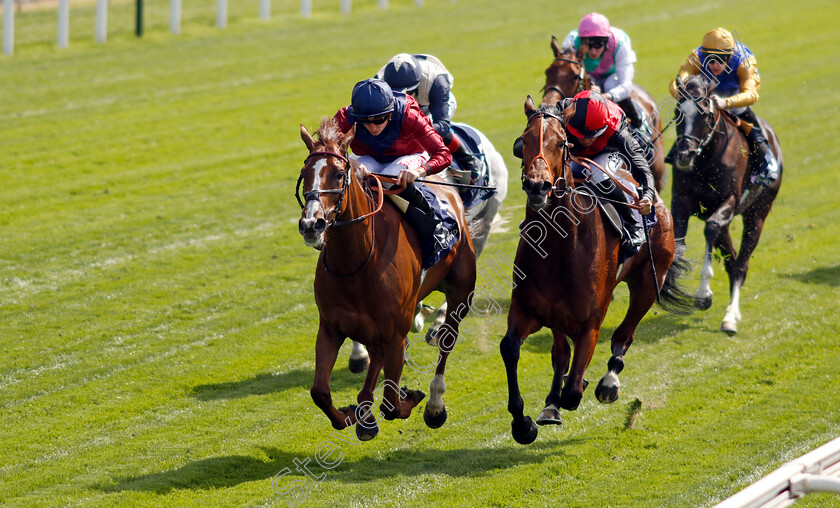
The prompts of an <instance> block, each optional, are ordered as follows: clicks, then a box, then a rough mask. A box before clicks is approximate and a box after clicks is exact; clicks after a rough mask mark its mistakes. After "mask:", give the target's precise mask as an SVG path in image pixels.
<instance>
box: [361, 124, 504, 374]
mask: <svg viewBox="0 0 840 508" xmlns="http://www.w3.org/2000/svg"><path fill="white" fill-rule="evenodd" d="M452 129H453V130H454V131H455V132H456V133H457V134H458V136H459V138H460V139H462V140H463V142H464V144H465V146H467V147H468V151H471V152H472V153H473V154H474V155H476V156H478V157H479V159H480V160H481V161H482V163H483V164H484V165H485V169H486V171H487V177H488V178H487V183H486V185H487V187H492V188H494V189H495V191H494V192H482V191H475V190H472V191H467V192H470V193H472V194H471V195H470V196H469V198H470V199H469V201H468V204H465V207H464V213H465V216H466V220H467V224H468V228H469V231H470V238H472V242H473V247H474V248H475V256H476V258H478V257H479V256H481V253H482V251H484V246H485V245H486V244H487V239H488V238H489V237H490V231H491V229H492V226H493V224H494V223H498V222H499V221H500V220H501V217H500V215H499V210H500V209H501V207H502V203H503V202H504V200H505V197H506V196H507V179H508V170H507V166H505V160H504V158H502V154H500V153H499V152H498V151H497V150H496V148H495V147H494V146H493V143H491V142H490V140H489V139H488V138H487V136H485V135H484V133H482V132H481V131H479V130H478V129H476V128H475V127H473V126H471V125H467V124H465V123H460V122H452ZM447 181H449V182H450V183H457V182H455V181H454V180H450V179H448V178H447ZM448 308H449V307H448V305H447V303H446V302H445V301H444V302H443V303H442V304H441V306H440V307H438V308H437V310H435V309H434V308H432V307H429V306H427V305H423V304H422V302H418V305H417V308H416V309H415V314H414V322H413V324H412V327H411V331H412V332H420V331H422V330H423V327H424V326H425V320H426V318H428V317H430V316H433V315H434V320H433V323H432V324H431V325H430V326H429V329H428V331H427V332H426V342H428V343H429V344H431V345H433V346H437V342H436V338H437V336H438V332H439V330H440V327H441V326H443V324H444V322H445V321H446V312H447V309H448ZM369 362H370V357H369V355H368V352H367V351H366V350H365V348H364V346H362V345H361V344H359V343H358V342H355V341H354V342H353V349H352V350H351V351H350V360H349V362H348V368H349V369H350V372H353V373H356V374H358V373H360V372H363V371H364V370H365V369H367V368H368V363H369Z"/></svg>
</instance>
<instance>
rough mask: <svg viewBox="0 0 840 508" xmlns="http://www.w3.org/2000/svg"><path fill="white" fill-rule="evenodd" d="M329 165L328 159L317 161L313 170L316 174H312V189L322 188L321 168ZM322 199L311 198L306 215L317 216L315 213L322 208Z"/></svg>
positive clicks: (309, 216) (308, 216) (307, 204)
mask: <svg viewBox="0 0 840 508" xmlns="http://www.w3.org/2000/svg"><path fill="white" fill-rule="evenodd" d="M326 166H327V161H326V159H321V160H319V161H316V162H315V164H314V166H313V168H312V169H313V170H314V173H315V174H314V175H313V176H312V189H311V190H313V191H317V190H321V170H322V169H324V168H325V167H326ZM321 207H322V205H321V200H320V199H310V200H308V201H307V202H306V217H307V218H312V217H314V216H315V213H317V212H318V210H319V209H321Z"/></svg>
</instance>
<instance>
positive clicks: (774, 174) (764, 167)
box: [738, 108, 779, 211]
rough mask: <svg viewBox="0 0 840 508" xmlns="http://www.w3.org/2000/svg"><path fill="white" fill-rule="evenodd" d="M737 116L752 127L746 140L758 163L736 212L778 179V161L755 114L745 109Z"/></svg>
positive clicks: (749, 203)
mask: <svg viewBox="0 0 840 508" xmlns="http://www.w3.org/2000/svg"><path fill="white" fill-rule="evenodd" d="M738 116H739V117H740V118H742V119H744V120H746V121H747V122H749V123H751V124H752V126H753V127H752V129H751V130H750V133H749V135H748V136H747V138H748V139H749V141H750V144H751V145H752V149H753V151H754V153H755V157H756V159H757V161H758V168H757V169H756V171H755V172H754V173H753V174H752V175H751V176H750V183H749V185H748V186H747V188H746V189H744V192H743V194H741V201H740V203H739V205H738V210H739V211H743V210H744V209H746V208H747V207H749V206H750V205H751V204H752V202H753V201H754V200H755V198H756V197H758V194H759V193H761V191H762V190H763V189H764V188H765V187H767V186H769V185H771V184H772V183H773V182H775V181H776V179H777V178H779V161H778V160H777V159H776V156H775V155H774V154H773V150H771V149H770V145H769V144H768V142H767V138H766V137H765V136H764V132H762V130H761V124H759V123H758V118H757V117H756V116H755V113H754V112H753V111H752V110H751V109H749V108H747V110H746V111H745V112H744V113H742V114H740V115H738Z"/></svg>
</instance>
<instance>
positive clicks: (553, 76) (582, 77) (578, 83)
mask: <svg viewBox="0 0 840 508" xmlns="http://www.w3.org/2000/svg"><path fill="white" fill-rule="evenodd" d="M551 50H552V51H553V52H554V61H553V62H551V65H549V66H548V69H546V70H545V86H544V87H543V90H544V91H545V93H544V95H543V104H555V103H557V102H558V101H560V100H562V99H565V98H567V97H574V96H575V94H576V93H578V92H582V91H583V90H585V89H588V88H589V81H588V79H587V77H586V70H585V69H584V67H583V58H582V57H581V56H580V55H578V54H577V52H576V51H574V50H571V49H567V50H566V51H563V50H562V49H561V48H560V43H559V42H558V41H557V37H554V36H553V35H552V36H551Z"/></svg>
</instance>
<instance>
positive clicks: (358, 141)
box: [334, 79, 458, 268]
mask: <svg viewBox="0 0 840 508" xmlns="http://www.w3.org/2000/svg"><path fill="white" fill-rule="evenodd" d="M334 118H335V120H336V121H337V122H338V126H339V128H340V129H341V131H342V132H347V131H349V130H350V129H351V128H352V127H353V125H354V124H355V125H356V135H355V137H354V138H353V141H352V142H351V143H350V148H351V150H352V151H353V154H354V155H355V156H356V159H357V161H358V162H359V163H360V165H361V169H362V172H363V173H364V172H370V173H376V174H384V175H388V176H392V177H396V178H397V185H405V190H404V191H402V192H400V193H399V194H397V196H399V197H400V198H402V199H403V200H405V201H406V202H407V203H408V206H407V207H405V209H404V210H403V212H404V214H405V217H406V219H407V220H408V222H409V223H410V224H411V225H412V227H413V228H414V229H415V231H416V232H417V235H418V237H419V238H420V242H421V244H423V246H424V253H423V268H428V267H429V266H431V265H433V264H435V263H436V262H437V261H439V260H440V259H441V258H442V257H443V255H444V254H446V253H447V252H448V251H449V249H451V247H452V246H453V245H454V243H455V241H456V240H457V229H458V226H457V223H456V222H455V219H454V217H452V216H451V213H450V214H449V215H448V216H447V214H442V215H443V216H442V217H439V216H438V214H436V213H435V209H434V208H435V207H441V204H440V202H439V201H438V199H437V198H436V197H435V195H434V193H433V192H432V191H431V190H429V189H427V188H425V186H422V185H421V184H420V183H419V182H418V183H415V180H416V179H417V178H422V177H424V176H426V175H433V174H436V173H439V172H441V171H443V170H444V169H446V168H447V167H449V164H450V163H451V162H452V155H451V154H450V152H449V150H448V149H447V148H446V145H444V144H443V140H442V139H441V137H440V135H438V133H437V132H435V129H434V128H433V127H432V125H431V123H429V121H428V119H427V118H426V117H425V116H424V115H423V112H422V111H421V110H420V106H419V105H418V104H417V101H416V100H414V98H413V97H411V96H409V95H406V94H403V93H400V92H393V91H392V90H391V87H390V86H388V84H387V83H386V82H384V81H382V80H379V79H367V80H364V81H360V82H358V83H356V86H355V87H354V88H353V95H352V99H351V104H350V106H346V107H344V108H342V109H340V110H339V111H338V112H337V113H336V114H335V117H334ZM398 207H399V202H398ZM400 208H402V207H400Z"/></svg>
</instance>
